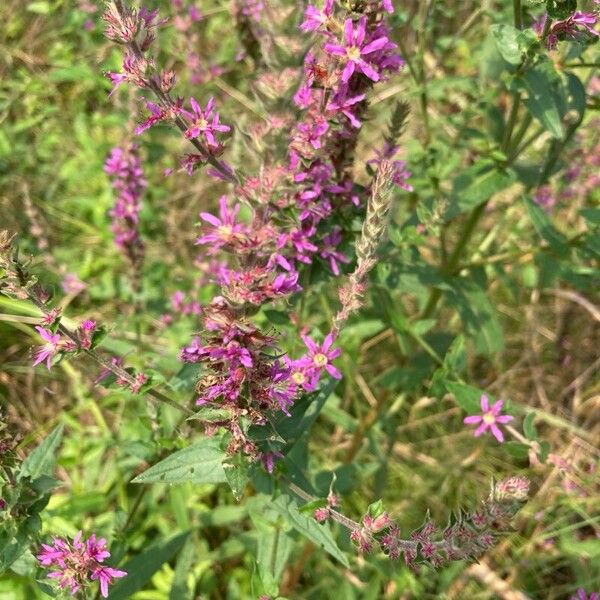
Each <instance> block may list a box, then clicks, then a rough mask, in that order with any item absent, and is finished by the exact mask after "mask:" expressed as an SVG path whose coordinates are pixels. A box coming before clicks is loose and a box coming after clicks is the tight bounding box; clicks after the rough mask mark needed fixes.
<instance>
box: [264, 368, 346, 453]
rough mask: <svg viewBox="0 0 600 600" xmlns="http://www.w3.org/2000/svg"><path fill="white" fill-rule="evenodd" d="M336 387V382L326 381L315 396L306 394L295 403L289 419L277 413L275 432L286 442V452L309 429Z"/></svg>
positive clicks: (274, 421)
mask: <svg viewBox="0 0 600 600" xmlns="http://www.w3.org/2000/svg"><path fill="white" fill-rule="evenodd" d="M336 385H337V380H335V379H333V380H328V381H327V382H326V383H325V385H324V386H323V387H322V388H321V389H320V390H319V391H318V392H317V393H316V394H306V395H305V396H304V397H303V398H301V399H300V400H299V401H298V402H296V403H295V404H294V406H293V407H292V408H291V410H290V416H289V417H288V416H286V415H284V414H281V413H279V414H278V416H277V417H276V418H275V419H274V420H273V427H274V429H275V431H276V432H277V433H278V434H279V435H280V436H281V437H282V438H283V439H284V440H286V441H287V450H286V452H287V451H289V450H290V449H291V448H292V447H293V446H294V444H295V443H296V442H297V441H298V439H299V438H300V437H301V436H302V434H303V433H305V432H307V431H308V430H309V429H310V426H311V425H312V424H313V423H314V421H315V420H316V418H317V417H318V416H319V413H320V412H321V409H322V408H323V405H324V404H325V402H326V401H327V399H328V398H329V397H330V396H331V394H332V392H333V390H334V389H335V387H336Z"/></svg>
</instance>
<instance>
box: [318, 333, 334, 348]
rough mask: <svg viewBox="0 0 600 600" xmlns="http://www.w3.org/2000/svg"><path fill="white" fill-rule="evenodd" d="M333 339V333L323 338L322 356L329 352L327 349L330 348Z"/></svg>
mask: <svg viewBox="0 0 600 600" xmlns="http://www.w3.org/2000/svg"><path fill="white" fill-rule="evenodd" d="M334 339H335V338H334V337H333V332H331V331H330V332H329V333H328V334H327V335H326V336H325V339H324V340H323V345H322V346H321V351H322V352H323V354H327V351H328V350H329V348H331V345H332V344H333V340H334Z"/></svg>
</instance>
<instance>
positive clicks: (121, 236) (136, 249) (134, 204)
mask: <svg viewBox="0 0 600 600" xmlns="http://www.w3.org/2000/svg"><path fill="white" fill-rule="evenodd" d="M104 171H105V172H106V173H107V174H108V175H110V177H111V178H112V185H113V188H114V189H115V191H116V193H117V199H116V201H115V205H114V206H113V208H112V209H111V211H110V215H111V217H112V219H113V222H112V231H113V234H114V236H115V238H114V239H115V244H116V245H117V247H118V248H119V249H120V250H121V252H123V254H124V255H125V256H126V257H127V259H128V260H129V261H130V263H131V265H132V266H133V267H134V268H139V266H140V265H141V262H142V260H143V255H144V243H143V242H142V239H141V237H140V232H139V221H140V218H139V213H140V210H141V196H142V193H143V191H144V188H145V187H146V186H147V185H148V182H147V181H146V180H145V179H144V171H143V169H142V163H141V160H140V157H139V152H138V146H137V145H136V144H129V145H127V146H125V147H124V148H120V147H116V148H113V149H112V150H111V152H110V154H109V156H108V158H107V159H106V162H105V163H104Z"/></svg>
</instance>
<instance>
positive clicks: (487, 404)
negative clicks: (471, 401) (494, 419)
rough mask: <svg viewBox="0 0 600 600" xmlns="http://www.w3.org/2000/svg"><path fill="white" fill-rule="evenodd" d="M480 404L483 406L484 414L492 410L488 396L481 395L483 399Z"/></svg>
mask: <svg viewBox="0 0 600 600" xmlns="http://www.w3.org/2000/svg"><path fill="white" fill-rule="evenodd" d="M479 402H480V405H481V410H482V411H483V412H488V410H490V399H489V398H488V397H487V395H486V394H482V395H481V399H480V401H479Z"/></svg>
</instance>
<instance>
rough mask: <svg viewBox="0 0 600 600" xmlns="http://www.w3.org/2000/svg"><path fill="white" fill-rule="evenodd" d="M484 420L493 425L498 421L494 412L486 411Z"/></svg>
mask: <svg viewBox="0 0 600 600" xmlns="http://www.w3.org/2000/svg"><path fill="white" fill-rule="evenodd" d="M483 422H484V423H487V424H488V425H491V424H492V423H495V422H496V417H494V415H493V414H492V413H485V415H483Z"/></svg>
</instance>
